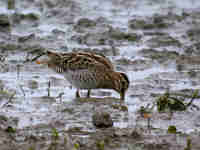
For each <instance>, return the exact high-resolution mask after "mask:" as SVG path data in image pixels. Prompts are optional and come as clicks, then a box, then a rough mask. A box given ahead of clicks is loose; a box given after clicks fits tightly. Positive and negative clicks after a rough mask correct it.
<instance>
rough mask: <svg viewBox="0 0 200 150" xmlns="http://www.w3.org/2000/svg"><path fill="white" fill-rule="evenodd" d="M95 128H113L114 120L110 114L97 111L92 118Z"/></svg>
mask: <svg viewBox="0 0 200 150" xmlns="http://www.w3.org/2000/svg"><path fill="white" fill-rule="evenodd" d="M92 122H93V124H94V126H96V127H98V128H108V127H112V126H113V120H112V118H111V116H110V114H109V113H108V112H104V111H96V112H95V113H94V114H93V116H92Z"/></svg>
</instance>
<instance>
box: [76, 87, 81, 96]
mask: <svg viewBox="0 0 200 150" xmlns="http://www.w3.org/2000/svg"><path fill="white" fill-rule="evenodd" d="M76 98H80V94H79V89H77V91H76Z"/></svg>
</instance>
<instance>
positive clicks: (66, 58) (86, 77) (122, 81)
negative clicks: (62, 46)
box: [37, 51, 129, 100]
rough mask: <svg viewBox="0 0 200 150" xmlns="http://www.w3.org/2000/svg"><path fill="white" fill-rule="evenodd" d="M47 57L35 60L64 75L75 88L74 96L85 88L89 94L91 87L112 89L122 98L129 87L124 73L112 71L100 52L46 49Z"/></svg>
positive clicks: (111, 66)
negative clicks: (53, 50)
mask: <svg viewBox="0 0 200 150" xmlns="http://www.w3.org/2000/svg"><path fill="white" fill-rule="evenodd" d="M46 55H47V56H48V59H43V60H41V61H39V60H38V61H37V63H38V64H47V65H48V67H49V68H51V69H53V70H54V71H55V72H57V73H59V74H62V75H64V77H65V78H66V79H67V80H68V81H69V82H70V83H71V84H72V85H73V86H74V87H76V88H77V91H76V97H80V95H79V90H80V89H87V90H88V93H87V96H88V97H89V96H90V91H91V89H113V90H115V91H117V92H118V93H119V94H120V99H121V100H124V98H125V93H126V91H127V89H128V87H129V79H128V77H127V75H126V74H124V73H122V72H116V71H114V67H113V65H112V63H111V62H110V60H109V59H108V58H107V57H105V56H104V55H101V54H96V53H93V52H70V53H56V52H52V51H47V53H46Z"/></svg>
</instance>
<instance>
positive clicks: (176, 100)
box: [156, 90, 199, 112]
mask: <svg viewBox="0 0 200 150" xmlns="http://www.w3.org/2000/svg"><path fill="white" fill-rule="evenodd" d="M198 93H199V91H198V90H195V91H194V92H193V94H192V96H190V97H191V100H190V102H189V103H184V100H185V99H186V97H188V96H186V95H182V96H176V95H175V96H173V95H172V94H170V93H169V92H166V93H164V94H163V95H162V96H160V97H159V98H158V99H157V100H156V104H157V110H158V112H165V111H166V110H169V111H170V112H172V111H185V110H187V109H188V107H189V106H191V105H192V103H193V101H194V99H195V98H197V97H198ZM192 106H193V105H192ZM195 107H196V106H195Z"/></svg>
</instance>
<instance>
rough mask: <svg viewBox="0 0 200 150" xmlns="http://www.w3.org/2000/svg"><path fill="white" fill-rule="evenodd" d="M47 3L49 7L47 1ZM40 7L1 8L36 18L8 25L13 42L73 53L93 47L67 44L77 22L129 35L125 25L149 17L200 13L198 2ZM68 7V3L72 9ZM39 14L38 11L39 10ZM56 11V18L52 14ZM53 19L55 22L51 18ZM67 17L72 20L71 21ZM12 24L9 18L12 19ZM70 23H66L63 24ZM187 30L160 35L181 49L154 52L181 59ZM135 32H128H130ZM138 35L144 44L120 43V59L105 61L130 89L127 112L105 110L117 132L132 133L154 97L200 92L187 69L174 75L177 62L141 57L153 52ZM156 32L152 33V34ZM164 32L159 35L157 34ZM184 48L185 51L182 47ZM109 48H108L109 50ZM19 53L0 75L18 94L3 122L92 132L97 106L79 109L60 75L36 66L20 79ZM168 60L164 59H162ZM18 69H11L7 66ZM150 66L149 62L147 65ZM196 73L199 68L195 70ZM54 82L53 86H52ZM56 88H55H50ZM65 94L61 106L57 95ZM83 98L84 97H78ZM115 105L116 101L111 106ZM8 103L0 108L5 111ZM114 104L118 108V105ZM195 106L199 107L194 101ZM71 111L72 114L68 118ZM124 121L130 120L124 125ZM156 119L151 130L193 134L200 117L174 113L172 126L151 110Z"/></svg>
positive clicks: (97, 1) (96, 2) (20, 4)
mask: <svg viewBox="0 0 200 150" xmlns="http://www.w3.org/2000/svg"><path fill="white" fill-rule="evenodd" d="M45 2H47V1H45ZM45 2H44V3H42V2H40V1H39V0H36V1H33V2H28V1H27V2H26V1H16V8H15V9H14V10H8V9H7V8H6V5H7V1H6V0H4V1H1V2H0V13H4V14H9V15H11V14H13V13H16V12H17V13H20V14H30V13H33V14H36V15H38V16H39V19H38V20H37V21H35V22H34V21H33V23H32V24H29V21H27V22H26V21H24V22H21V23H20V24H17V25H14V24H13V25H12V32H11V33H12V35H13V36H25V35H30V34H31V33H34V34H35V37H36V38H35V39H34V40H33V41H30V42H28V44H30V45H31V44H32V45H37V44H39V45H42V46H44V47H45V48H47V49H56V50H60V49H61V50H60V51H67V50H69V51H70V50H71V48H74V47H81V48H83V47H84V48H87V47H90V48H92V46H87V45H84V44H83V45H82V44H79V43H77V42H76V41H73V40H71V36H73V35H75V34H76V32H75V31H74V29H73V22H77V21H78V20H79V19H80V18H89V19H97V18H98V17H104V18H106V19H107V20H108V24H109V25H112V27H117V28H120V29H121V30H123V31H126V32H128V31H130V29H129V28H128V21H129V20H130V19H133V18H137V17H152V16H153V15H155V14H159V15H161V14H168V13H169V12H170V13H174V14H177V15H180V14H182V13H183V12H184V11H186V12H187V11H188V12H193V11H197V10H198V9H199V7H200V1H198V0H192V1H188V0H184V1H183V0H176V1H173V0H165V1H160V0H151V1H149V0H143V1H141V0H136V1H126V2H125V1H120V0H117V1H114V0H113V1H102V0H94V1H89V0H81V1H80V0H76V1H74V2H73V4H72V5H75V6H74V8H73V9H72V8H71V7H70V6H68V5H67V1H60V2H61V3H64V5H63V6H62V5H61V4H59V1H55V2H53V1H51V2H50V3H52V8H51V7H48V6H47V4H46V3H45ZM70 4H71V3H70ZM65 7H67V8H69V7H70V9H69V10H70V11H71V12H70V15H69V16H68V15H67V11H66V10H65ZM41 8H42V9H41ZM53 9H55V12H53ZM53 13H55V17H54V15H53ZM70 17H71V18H70ZM10 19H11V20H12V18H10ZM70 21H71V22H72V23H71V24H70V23H66V22H70ZM188 28H190V27H188V25H187V24H179V23H178V22H177V23H176V26H174V27H172V28H167V29H163V32H166V33H169V35H171V36H173V37H175V38H176V39H178V40H180V41H181V40H182V41H181V43H182V44H183V46H182V47H181V48H180V47H176V46H171V45H169V46H166V47H165V48H163V47H158V48H157V50H158V51H170V50H172V51H175V52H178V53H180V54H182V53H184V52H183V47H184V46H186V45H187V44H188V43H191V42H190V40H189V39H188V38H183V37H182V35H184V34H185V32H186V31H184V33H183V32H182V30H185V29H188ZM55 30H58V31H59V33H57V34H58V35H56V34H55V32H54V31H55ZM132 31H133V30H132V29H131V32H132ZM133 32H137V33H139V34H141V35H142V39H141V40H140V41H139V42H133V43H131V42H127V41H125V42H122V44H119V45H117V46H116V47H117V48H118V49H119V50H120V52H119V55H118V56H109V58H110V59H111V60H112V61H113V63H114V64H115V65H116V68H117V69H118V70H119V71H121V70H122V71H125V72H126V73H127V74H128V76H129V79H130V81H131V84H130V88H129V90H128V92H127V95H126V100H125V105H127V107H128V113H127V112H118V110H114V109H112V108H110V105H108V106H106V105H105V104H102V105H103V106H105V107H107V108H105V109H108V110H109V111H111V112H112V115H113V117H114V118H115V123H114V125H115V127H120V128H125V127H134V126H135V125H136V120H137V111H138V109H139V108H140V107H141V106H145V105H147V104H149V103H152V102H153V101H154V100H155V99H154V98H153V97H151V94H152V93H157V94H162V93H164V92H165V91H166V90H167V89H170V91H180V90H184V89H199V82H200V81H199V79H198V77H196V78H191V77H190V76H189V75H188V74H187V72H188V71H189V69H187V68H186V69H185V70H184V71H182V72H178V71H177V68H176V60H175V59H171V60H169V61H165V62H164V63H160V62H159V61H157V60H151V59H150V58H148V57H145V56H143V55H141V54H139V52H140V51H141V50H142V49H144V48H151V47H149V45H148V42H147V41H148V40H149V39H151V37H152V36H144V32H143V30H137V31H133ZM153 32H154V31H153ZM161 32H162V30H161ZM184 44H185V45H184ZM94 47H95V48H100V49H101V48H102V47H105V45H104V46H102V45H99V46H94ZM108 47H110V46H109V45H108ZM19 51H20V49H18V50H17V52H14V54H9V52H8V54H9V55H8V57H7V59H6V63H7V64H11V65H8V66H9V68H10V69H9V71H8V72H5V73H4V72H3V73H0V78H1V80H2V81H3V83H4V84H5V86H6V90H8V91H16V95H15V97H14V99H13V101H12V103H11V104H10V105H11V106H10V107H3V109H1V110H0V113H1V114H5V115H6V116H13V117H17V118H18V119H19V123H18V128H24V127H28V126H35V125H38V124H48V123H51V122H52V121H53V122H56V121H60V122H61V124H62V123H63V124H65V125H64V126H65V128H69V127H72V126H80V127H82V128H84V129H86V130H94V127H93V126H92V124H91V112H92V108H93V107H95V106H98V104H95V102H93V103H90V102H89V103H88V102H85V103H82V104H81V105H80V104H78V102H76V100H75V99H74V97H75V96H74V95H75V89H74V88H72V89H71V87H70V85H69V83H68V82H67V81H65V80H64V78H63V77H62V76H60V75H57V74H55V73H53V72H51V71H50V70H48V69H47V67H44V66H40V65H37V64H34V63H27V64H22V66H21V67H20V73H19V75H18V74H17V69H16V64H20V63H21V61H23V60H25V57H26V52H24V51H23V52H21V53H19ZM166 57H167V56H166ZM122 58H123V59H126V60H131V61H132V63H133V64H127V66H126V65H123V64H118V63H117V62H118V60H120V59H122ZM138 60H144V61H145V62H146V64H142V63H139V64H134V62H136V61H138ZM12 61H15V62H16V63H14V64H12V63H11V62H12ZM148 61H149V62H148ZM196 69H197V70H199V66H198V65H197V67H196ZM49 80H50V81H51V84H52V86H51V88H50V96H51V98H45V96H47V89H48V81H49ZM52 80H53V81H52ZM29 81H35V82H36V83H37V84H38V87H37V88H30V83H29ZM54 82H56V83H54ZM103 91H104V92H102V90H95V91H94V92H93V93H92V96H93V97H96V98H102V99H103V98H104V97H107V95H106V96H105V95H104V94H105V93H106V94H108V96H109V97H116V98H119V95H118V94H117V93H115V92H114V91H111V90H103ZM62 92H64V95H62V100H61V101H60V98H56V97H58V95H59V94H60V93H62ZM82 94H83V95H84V94H85V93H82ZM113 101H114V102H113V103H115V100H113ZM6 102H7V101H6V100H4V101H2V102H1V106H3V105H4V104H5V103H6ZM116 103H117V102H116ZM195 104H196V105H198V106H200V103H199V102H198V101H195ZM68 107H69V109H70V110H68V111H69V112H67V113H65V112H63V110H64V109H68ZM70 111H72V112H71V113H70ZM127 118H128V119H127ZM155 118H156V119H153V121H152V126H153V127H156V128H161V129H167V127H168V126H169V125H176V127H177V128H178V130H179V131H183V132H192V131H195V130H199V124H198V123H197V122H198V121H197V120H199V119H200V117H199V114H198V113H197V112H195V111H186V112H180V113H179V112H178V113H175V114H174V116H173V119H172V120H164V119H162V116H161V117H160V116H159V114H158V113H156V110H155ZM139 123H141V124H142V125H145V124H146V120H141V121H139Z"/></svg>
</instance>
